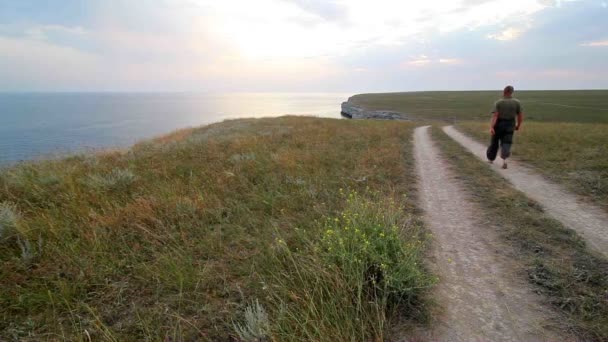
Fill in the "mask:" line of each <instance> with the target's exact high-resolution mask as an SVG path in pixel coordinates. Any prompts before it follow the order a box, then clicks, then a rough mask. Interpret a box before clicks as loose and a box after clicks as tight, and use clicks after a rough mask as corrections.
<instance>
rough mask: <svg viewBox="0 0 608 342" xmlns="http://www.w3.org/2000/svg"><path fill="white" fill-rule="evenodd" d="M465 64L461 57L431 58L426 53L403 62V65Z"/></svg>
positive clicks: (406, 66) (405, 66)
mask: <svg viewBox="0 0 608 342" xmlns="http://www.w3.org/2000/svg"><path fill="white" fill-rule="evenodd" d="M459 64H463V61H462V60H461V59H459V58H429V57H428V56H426V55H420V56H418V57H415V58H413V59H410V60H407V61H405V62H403V63H402V64H401V66H402V67H404V68H408V67H427V66H431V65H435V66H437V65H444V66H447V65H459Z"/></svg>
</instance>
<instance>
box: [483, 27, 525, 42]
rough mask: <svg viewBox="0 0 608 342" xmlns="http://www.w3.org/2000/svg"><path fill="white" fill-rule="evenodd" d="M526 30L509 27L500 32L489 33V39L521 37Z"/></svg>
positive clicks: (503, 39) (504, 39)
mask: <svg viewBox="0 0 608 342" xmlns="http://www.w3.org/2000/svg"><path fill="white" fill-rule="evenodd" d="M523 32H524V31H523V30H522V29H517V28H513V27H509V28H507V29H506V30H503V31H501V32H498V33H494V34H489V35H488V36H487V37H488V38H489V39H496V40H500V41H508V40H514V39H517V38H519V37H520V36H521V35H522V33H523Z"/></svg>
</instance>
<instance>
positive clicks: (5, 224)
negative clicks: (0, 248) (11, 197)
mask: <svg viewBox="0 0 608 342" xmlns="http://www.w3.org/2000/svg"><path fill="white" fill-rule="evenodd" d="M18 218H19V214H18V212H17V209H16V208H15V206H14V205H12V204H10V203H8V202H2V203H0V238H2V237H3V235H4V234H5V233H6V232H7V231H8V230H9V229H12V228H15V227H16V226H17V219H18Z"/></svg>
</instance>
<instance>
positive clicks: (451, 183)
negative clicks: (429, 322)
mask: <svg viewBox="0 0 608 342" xmlns="http://www.w3.org/2000/svg"><path fill="white" fill-rule="evenodd" d="M414 148H415V158H416V164H417V171H418V176H419V178H420V183H419V189H420V191H419V193H420V200H421V202H422V207H423V209H424V211H425V220H426V222H427V225H428V227H429V228H430V230H431V232H432V233H433V235H434V241H433V257H434V258H433V259H434V264H433V267H434V268H435V269H434V271H435V272H436V274H437V275H439V278H440V281H439V284H438V287H437V289H436V296H435V299H436V301H437V302H438V303H439V305H440V306H441V307H442V308H443V313H442V314H441V315H440V317H439V318H438V322H437V324H436V329H435V330H434V331H433V332H432V333H429V334H430V335H429V336H422V337H421V338H422V339H429V340H432V341H561V340H564V337H563V336H562V337H556V334H555V333H552V332H551V331H550V330H549V329H547V328H546V326H547V325H548V323H549V322H550V320H549V317H551V316H552V312H551V311H550V309H548V308H546V307H544V306H543V305H541V304H540V302H539V298H538V296H537V295H536V294H534V293H533V292H532V291H531V289H530V288H529V287H528V284H527V283H526V282H525V280H521V279H519V277H517V276H516V275H515V274H514V272H515V271H514V270H515V268H514V267H513V265H512V264H511V262H510V261H509V260H508V259H507V258H506V257H504V253H502V252H501V251H503V250H504V248H508V247H506V246H504V245H503V244H502V243H501V241H500V240H499V238H498V237H497V236H496V234H495V233H494V229H493V228H492V227H491V226H488V224H487V223H485V222H481V221H479V220H480V219H479V218H478V217H481V216H482V215H475V213H476V212H478V211H479V210H481V209H480V208H477V207H476V205H474V204H473V203H472V201H470V200H469V199H468V198H467V196H466V193H465V192H464V191H463V189H462V187H461V185H460V184H459V182H458V181H457V179H455V178H454V175H453V174H452V173H451V172H450V170H449V166H448V163H447V162H446V161H445V160H443V159H442V156H441V155H440V154H439V151H438V148H437V147H436V146H435V145H434V144H433V142H432V140H431V137H430V135H429V132H428V127H420V128H418V129H416V131H415V133H414Z"/></svg>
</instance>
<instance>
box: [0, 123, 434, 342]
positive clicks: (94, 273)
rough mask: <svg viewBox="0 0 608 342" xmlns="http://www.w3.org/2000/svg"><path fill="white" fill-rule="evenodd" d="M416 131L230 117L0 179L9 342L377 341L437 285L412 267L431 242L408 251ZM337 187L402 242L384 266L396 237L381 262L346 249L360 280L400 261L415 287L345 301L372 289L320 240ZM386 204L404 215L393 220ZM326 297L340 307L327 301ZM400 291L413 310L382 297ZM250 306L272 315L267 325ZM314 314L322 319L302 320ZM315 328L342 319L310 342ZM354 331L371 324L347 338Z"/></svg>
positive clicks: (0, 321) (339, 205)
mask: <svg viewBox="0 0 608 342" xmlns="http://www.w3.org/2000/svg"><path fill="white" fill-rule="evenodd" d="M411 129H412V126H411V125H409V124H406V123H398V122H354V121H346V120H329V119H315V118H296V117H283V118H277V119H260V120H236V121H228V122H224V123H220V124H215V125H211V126H208V127H203V128H196V129H191V130H187V131H183V132H175V133H173V134H172V135H170V136H168V137H165V138H160V139H156V140H152V141H149V142H143V143H141V144H138V145H137V146H135V147H134V148H133V149H131V150H129V151H127V152H124V153H107V154H103V155H82V156H76V157H70V158H67V159H64V160H60V161H47V162H37V163H31V164H24V165H19V166H15V167H12V168H10V169H3V170H1V173H0V205H1V210H2V222H1V224H2V229H1V230H0V234H2V235H1V236H0V261H1V262H2V268H1V269H0V339H1V340H73V341H78V340H82V341H88V340H89V339H91V340H97V341H99V340H105V341H123V340H141V341H146V340H149V341H158V340H163V339H164V340H172V341H180V340H207V341H218V340H222V341H224V340H230V339H236V338H237V335H238V333H239V332H241V333H242V332H243V331H244V330H239V329H237V327H241V328H242V327H243V325H242V324H247V323H246V322H247V321H250V322H254V323H250V324H257V325H258V326H257V327H254V328H255V329H254V330H255V331H257V332H256V334H262V335H265V337H269V338H272V339H275V340H286V341H287V340H300V341H302V340H307V339H308V338H309V337H310V336H314V337H315V340H318V341H323V340H330V339H332V338H335V337H336V336H341V338H347V339H348V340H351V341H369V340H380V339H381V338H382V336H383V334H384V331H385V329H386V325H387V324H388V323H389V321H390V318H391V312H392V310H393V309H394V308H395V306H398V308H399V311H400V312H402V313H409V318H410V319H411V320H415V319H416V318H419V317H422V316H423V315H422V312H423V308H424V305H423V304H424V303H423V302H421V301H420V300H418V298H419V297H420V294H421V293H423V292H424V289H425V288H426V287H428V286H429V284H430V281H429V279H428V276H427V275H426V273H425V272H424V270H423V269H422V268H421V267H420V264H421V263H420V262H419V261H420V260H418V259H419V258H421V254H422V250H423V249H424V248H423V245H424V243H422V244H419V245H416V244H412V243H409V244H406V243H404V242H408V241H415V240H416V241H417V240H421V234H420V229H419V227H418V225H417V224H416V220H415V217H414V216H412V214H411V213H412V212H413V211H414V207H413V206H412V204H411V203H410V202H409V199H407V198H405V197H404V195H406V194H407V193H408V192H409V191H410V190H411V188H412V184H413V182H414V179H413V172H412V170H413V168H412V160H411V157H410V150H411V146H410V134H411ZM340 189H344V191H343V193H345V194H348V193H349V192H350V191H356V192H357V193H358V195H357V198H358V199H357V201H356V203H358V204H356V205H364V206H368V207H369V209H368V212H369V215H368V216H366V217H367V218H366V220H365V221H363V222H360V225H362V226H366V225H369V226H370V227H376V228H374V229H376V230H374V231H375V232H378V234H380V232H382V229H385V228H387V227H385V226H386V225H387V224H388V223H387V222H390V224H391V227H392V226H395V227H397V230H395V231H396V232H398V234H399V235H398V236H399V238H403V239H406V240H404V241H401V244H399V245H398V246H397V247H394V248H397V249H394V248H393V247H391V248H393V249H391V250H393V251H394V252H391V253H392V254H390V255H388V254H386V255H385V254H383V252H382V251H383V250H384V249H383V248H384V247H383V246H389V245H388V244H391V245H390V246H394V243H395V240H385V239H379V238H378V240H372V241H371V243H374V245H375V246H379V247H378V248H379V251H380V252H378V253H379V254H357V253H363V252H360V251H354V252H353V251H351V252H352V253H355V254H354V255H359V256H361V258H362V260H363V259H364V261H362V262H361V264H358V265H359V268H358V270H359V271H361V272H369V271H370V270H376V268H375V267H377V266H378V265H376V263H377V260H385V259H382V258H385V257H386V258H388V259H386V260H388V261H382V263H384V264H387V265H388V264H389V261H390V262H391V263H394V262H395V260H394V258H395V257H398V256H402V255H404V254H403V253H405V254H407V255H408V258H409V259H408V260H410V261H411V262H408V263H407V265H405V266H407V267H409V268H408V270H410V271H411V272H412V273H411V274H409V276H410V278H407V277H406V278H407V279H409V281H408V282H405V281H404V280H403V279H405V278H404V276H405V275H408V273H407V272H406V273H403V272H405V271H404V270H403V269H401V268H399V269H395V274H397V275H395V277H398V279H401V280H399V282H398V284H400V285H399V286H402V287H403V288H398V289H394V288H391V290H390V291H385V292H382V293H384V294H386V296H385V295H378V296H377V297H361V296H359V297H358V298H359V299H357V298H356V297H352V296H353V293H357V292H353V289H357V288H365V289H368V290H369V289H371V290H373V293H376V292H375V291H376V290H374V289H376V286H375V285H374V286H371V287H370V286H369V285H365V286H363V285H361V284H360V282H361V281H367V280H368V279H369V277H365V276H364V275H365V274H363V275H361V274H359V278H357V277H354V276H353V274H355V273H356V272H355V273H353V271H352V270H351V271H349V272H346V271H345V269H346V268H344V267H343V264H340V263H339V262H334V261H332V260H334V259H332V258H331V253H329V251H328V249H327V246H326V245H324V244H323V242H322V238H323V232H324V231H326V230H327V229H330V228H328V227H327V224H326V223H325V222H326V220H327V219H330V220H332V219H334V218H339V217H342V215H347V214H348V211H347V210H348V206H349V204H347V203H348V201H347V200H346V198H345V197H344V196H345V195H344V194H341V192H340ZM368 189H374V191H369V190H368ZM390 203H395V204H394V205H396V206H397V207H402V206H405V207H404V209H403V210H399V211H398V213H399V214H395V213H394V210H395V209H394V208H393V206H394V205H393V204H391V205H389V204H390ZM391 208H393V209H391ZM345 210H346V211H345ZM391 213H392V214H391ZM389 217H390V220H389V219H388V218H389ZM387 220H388V221H387ZM378 227H379V228H378ZM296 228H297V229H296ZM391 229H394V228H391ZM391 232H392V230H391ZM383 234H384V233H383ZM378 236H380V235H378ZM374 239H375V237H374ZM280 241H282V242H280ZM391 241H392V242H391ZM423 242H424V241H423ZM281 243H284V248H283V247H281V248H279V249H277V244H281ZM338 244H339V242H338ZM281 246H283V245H281ZM281 251H283V252H281ZM285 251H289V253H285ZM365 255H367V257H365V258H363V257H362V256H365ZM374 255H376V256H374ZM378 255H380V257H378ZM290 258H291V259H290ZM294 258H295V259H294ZM290 260H299V261H300V262H297V263H295V264H294V263H290ZM302 268H307V269H306V270H303V269H302ZM391 270H392V269H391ZM305 271H306V272H305ZM387 272H388V271H387ZM391 272H392V271H391ZM408 272H409V271H408ZM372 273H373V274H376V275H378V274H381V275H391V276H393V275H392V273H390V272H388V273H382V272H380V273H378V272H372ZM374 279H377V278H374ZM304 285H307V286H311V288H306V287H303V286H304ZM333 285H341V286H342V287H341V289H340V290H339V291H338V290H336V291H333V290H332V289H331V286H333ZM381 285H382V286H381ZM384 285H385V283H383V282H379V283H378V287H377V288H383V286H384ZM313 290H318V291H316V292H315V291H313ZM323 291H325V292H323ZM327 291H329V292H327ZM328 293H331V294H332V296H331V298H332V299H334V300H335V301H336V303H341V304H344V305H347V306H346V307H344V306H342V308H343V310H341V311H336V308H337V307H336V306H332V305H326V306H323V305H320V303H326V302H325V299H326V298H328V297H326V295H327V294H328ZM306 295H308V296H310V297H305V296H306ZM396 295H398V296H397V297H399V298H407V300H403V301H393V300H389V299H387V298H394V297H395V296H396ZM304 299H307V301H304V302H302V300H304ZM356 299H357V300H356ZM256 300H257V301H256ZM368 302H371V303H372V304H369V305H368V304H365V305H356V303H368ZM251 303H258V304H256V305H258V306H259V307H261V308H263V312H265V313H267V314H268V320H269V321H270V322H269V325H268V327H266V325H265V323H264V317H263V314H262V313H261V312H262V311H261V310H260V309H259V307H256V306H255V305H254V306H251V305H253V304H251ZM293 303H299V304H301V305H300V307H299V309H298V308H295V309H294V306H293V305H292V304H293ZM302 303H304V304H306V303H308V304H309V305H304V304H302ZM349 303H350V305H348V304H349ZM373 303H376V304H377V305H376V304H373ZM250 304H251V305H250ZM311 305H312V306H311ZM353 305H355V307H354V309H353ZM247 307H249V308H250V309H248V310H246V308H247ZM290 308H291V309H290ZM316 308H319V309H324V310H327V311H326V312H327V313H328V314H327V315H323V313H324V312H323V311H319V312H316V314H315V315H307V314H306V312H309V313H310V312H311V310H313V312H314V310H315V309H316ZM372 309H374V310H375V311H374V310H372ZM332 310H333V311H332ZM245 312H249V313H248V314H247V315H248V316H246V315H245ZM372 312H375V314H374V317H375V318H374V317H371V316H370V315H371V313H372ZM285 313H291V314H292V315H295V316H294V317H296V316H297V317H300V318H301V319H308V321H298V320H295V321H294V320H289V319H286V316H284V314H285ZM338 313H339V314H338ZM330 314H333V315H334V316H331V315H330ZM252 315H253V316H252ZM256 315H257V316H256ZM258 316H259V317H258ZM246 317H248V318H247V320H245V318H246ZM255 317H257V318H255ZM315 317H317V318H316V319H321V318H323V317H334V318H333V319H334V321H333V322H328V321H324V322H323V324H321V323H319V325H318V326H319V327H323V329H317V330H316V331H311V330H310V328H311V327H314V326H315V324H314V322H315V321H314V319H315ZM355 319H359V320H366V321H368V324H367V325H365V328H364V329H353V330H350V331H349V332H348V333H347V332H346V331H341V330H340V327H342V326H344V323H345V322H346V321H347V320H350V321H349V323H348V324H353V322H356V320H355ZM241 322H243V323H242V324H241ZM300 323H301V324H300ZM358 326H361V325H358ZM340 334H342V335H340ZM277 336H280V338H278V337H277ZM241 337H242V338H243V339H244V338H246V337H247V336H245V335H243V336H241Z"/></svg>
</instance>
